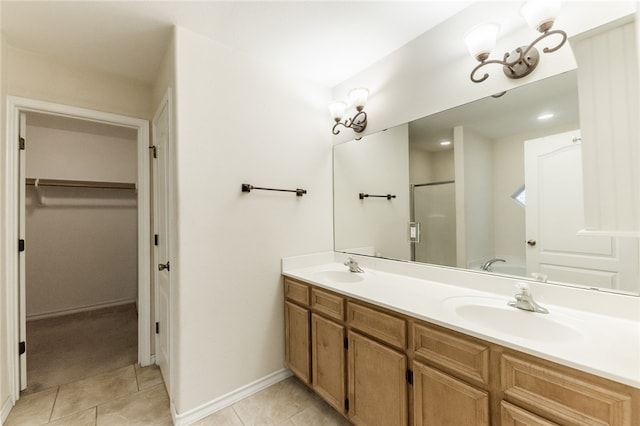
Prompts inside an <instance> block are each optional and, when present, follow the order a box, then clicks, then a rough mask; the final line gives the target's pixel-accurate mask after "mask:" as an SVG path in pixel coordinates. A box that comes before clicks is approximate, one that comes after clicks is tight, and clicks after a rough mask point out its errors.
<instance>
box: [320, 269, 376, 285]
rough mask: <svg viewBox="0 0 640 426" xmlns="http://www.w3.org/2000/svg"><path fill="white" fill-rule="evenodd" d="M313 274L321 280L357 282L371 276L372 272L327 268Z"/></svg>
mask: <svg viewBox="0 0 640 426" xmlns="http://www.w3.org/2000/svg"><path fill="white" fill-rule="evenodd" d="M312 275H313V278H315V279H317V280H319V281H326V282H330V283H357V282H360V281H364V279H365V277H367V276H371V272H350V271H348V270H344V271H336V270H327V271H318V272H314V273H313V274H312Z"/></svg>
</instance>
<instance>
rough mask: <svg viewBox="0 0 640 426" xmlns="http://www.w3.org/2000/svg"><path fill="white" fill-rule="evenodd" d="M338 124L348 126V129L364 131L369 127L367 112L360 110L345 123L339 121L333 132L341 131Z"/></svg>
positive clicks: (358, 131)
mask: <svg viewBox="0 0 640 426" xmlns="http://www.w3.org/2000/svg"><path fill="white" fill-rule="evenodd" d="M338 126H343V127H346V128H347V129H353V131H354V132H356V133H362V132H363V131H364V129H366V128H367V113H366V112H364V111H358V113H357V114H356V115H354V116H353V118H349V119H347V120H346V122H345V123H343V122H341V121H338V122H336V124H334V126H333V134H334V135H337V134H339V133H340V129H338Z"/></svg>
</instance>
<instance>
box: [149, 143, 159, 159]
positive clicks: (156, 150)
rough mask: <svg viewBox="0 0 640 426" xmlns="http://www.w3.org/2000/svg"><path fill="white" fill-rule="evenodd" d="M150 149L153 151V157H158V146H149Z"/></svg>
mask: <svg viewBox="0 0 640 426" xmlns="http://www.w3.org/2000/svg"><path fill="white" fill-rule="evenodd" d="M149 149H150V150H151V153H152V154H153V158H158V147H157V146H155V145H151V146H150V147H149Z"/></svg>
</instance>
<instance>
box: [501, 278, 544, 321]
mask: <svg viewBox="0 0 640 426" xmlns="http://www.w3.org/2000/svg"><path fill="white" fill-rule="evenodd" d="M516 287H517V288H518V289H519V290H520V292H519V293H518V294H516V296H515V297H516V300H515V301H512V302H508V305H509V306H511V307H514V308H518V309H523V310H525V311H530V312H537V313H540V314H548V313H549V310H548V309H546V308H543V307H542V306H540V305H538V304H537V303H536V301H535V300H533V296H532V295H531V290H530V289H529V284H525V283H518V284H517V286H516Z"/></svg>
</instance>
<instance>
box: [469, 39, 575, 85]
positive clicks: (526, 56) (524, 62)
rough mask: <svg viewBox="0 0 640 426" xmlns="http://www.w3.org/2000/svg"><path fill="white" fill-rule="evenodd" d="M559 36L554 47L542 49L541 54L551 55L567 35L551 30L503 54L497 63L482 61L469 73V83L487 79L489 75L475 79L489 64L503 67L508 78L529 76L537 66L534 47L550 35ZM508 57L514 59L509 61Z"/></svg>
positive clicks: (561, 44)
mask: <svg viewBox="0 0 640 426" xmlns="http://www.w3.org/2000/svg"><path fill="white" fill-rule="evenodd" d="M554 34H559V35H561V36H562V40H561V41H560V43H558V45H556V46H555V47H545V48H544V49H542V52H543V53H551V52H555V51H556V50H558V49H560V48H561V47H562V46H563V45H564V44H565V42H566V41H567V33H565V32H564V31H562V30H553V31H546V32H545V33H543V34H542V35H541V36H540V37H538V38H536V39H535V40H534V41H532V42H531V43H530V44H529V45H528V46H526V47H518V48H517V49H515V50H514V51H513V52H511V53H505V54H504V58H503V60H501V61H499V60H497V59H493V60H490V61H487V60H484V61H481V62H480V64H478V65H477V66H476V67H475V68H474V69H473V70H472V71H471V76H470V77H471V81H473V82H474V83H481V82H483V81H485V80H486V79H487V78H489V74H487V73H485V74H484V75H483V76H482V77H480V78H476V77H475V74H476V72H477V71H478V70H479V69H480V68H482V67H484V66H485V65H489V64H499V65H502V66H503V70H504V73H505V75H506V76H507V77H509V78H521V77H524V76H526V75H529V74H530V73H531V71H533V70H534V69H535V68H536V66H538V58H539V53H538V50H537V49H536V48H535V47H534V46H535V45H536V44H537V43H538V42H540V41H541V40H543V39H545V38H547V37H548V36H550V35H554ZM510 57H514V58H515V59H513V60H511V61H509V60H508V59H509V58H510Z"/></svg>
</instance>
